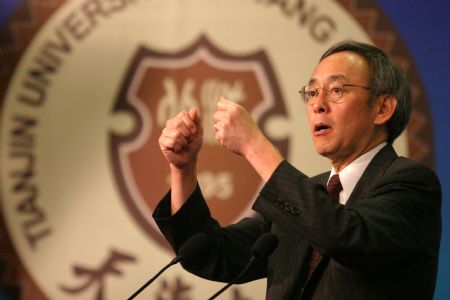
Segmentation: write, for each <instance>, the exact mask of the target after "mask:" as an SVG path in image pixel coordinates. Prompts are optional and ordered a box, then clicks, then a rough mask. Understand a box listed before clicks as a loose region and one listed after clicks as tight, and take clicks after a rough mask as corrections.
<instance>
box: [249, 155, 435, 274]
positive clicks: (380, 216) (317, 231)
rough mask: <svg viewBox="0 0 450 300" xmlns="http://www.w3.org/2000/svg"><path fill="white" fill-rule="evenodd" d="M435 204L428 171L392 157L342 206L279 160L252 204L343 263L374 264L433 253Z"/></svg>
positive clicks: (352, 264)
mask: <svg viewBox="0 0 450 300" xmlns="http://www.w3.org/2000/svg"><path fill="white" fill-rule="evenodd" d="M440 204H441V194H440V185H439V181H438V179H437V177H436V176H435V175H434V173H433V172H432V171H431V170H429V169H428V168H426V167H424V166H421V165H419V164H416V163H412V162H410V161H409V160H403V159H401V158H398V159H397V160H396V162H395V163H392V164H391V165H390V166H389V167H388V168H387V170H385V172H384V173H383V175H380V176H379V178H378V179H377V182H375V183H373V187H372V188H371V189H370V191H369V192H367V193H363V194H362V195H361V196H360V197H359V199H355V201H354V202H353V203H352V204H351V205H347V206H344V205H341V204H339V203H337V202H336V201H335V200H334V199H332V198H330V197H329V196H328V195H327V193H326V189H325V187H324V186H323V185H322V184H319V183H316V182H315V181H314V180H311V179H309V178H308V177H307V176H306V175H304V174H303V173H301V172H300V171H298V170H297V169H295V168H294V167H293V166H291V165H290V164H289V163H287V162H286V161H285V162H283V163H282V164H280V166H279V167H278V168H277V169H276V171H275V172H274V174H273V175H272V176H271V178H270V179H269V181H268V182H267V184H266V185H265V186H264V188H263V189H262V191H261V193H260V195H259V197H258V199H257V200H256V202H255V204H254V206H253V208H254V209H255V210H256V211H258V212H259V213H261V214H262V215H264V216H266V217H267V218H269V219H270V220H271V221H272V222H273V223H274V224H277V226H280V227H282V228H284V230H289V231H290V232H292V234H294V235H299V236H301V237H302V238H304V239H306V240H307V241H309V242H310V243H311V244H312V245H313V246H314V247H315V248H316V249H318V250H319V252H321V254H323V255H325V256H328V257H331V258H333V259H334V260H336V261H338V262H339V263H341V264H343V265H347V266H353V267H361V268H368V267H373V268H379V267H383V265H384V264H387V263H393V262H399V261H405V260H408V259H410V258H411V257H412V256H413V255H415V254H417V253H422V254H423V253H427V254H430V253H431V255H437V253H434V254H433V251H429V250H430V249H438V248H439V240H440V230H441V221H440ZM434 252H436V251H434Z"/></svg>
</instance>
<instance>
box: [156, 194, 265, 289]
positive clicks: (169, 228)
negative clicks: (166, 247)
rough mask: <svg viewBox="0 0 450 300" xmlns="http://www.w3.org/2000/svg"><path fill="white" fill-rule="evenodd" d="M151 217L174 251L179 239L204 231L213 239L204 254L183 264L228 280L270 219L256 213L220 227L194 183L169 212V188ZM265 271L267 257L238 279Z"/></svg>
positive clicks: (193, 270)
mask: <svg viewBox="0 0 450 300" xmlns="http://www.w3.org/2000/svg"><path fill="white" fill-rule="evenodd" d="M153 218H154V220H155V221H156V224H157V225H158V227H159V229H160V230H161V232H162V234H163V235H164V237H165V238H166V239H167V241H168V242H169V244H170V245H171V247H172V248H173V249H174V251H175V252H176V253H178V250H179V248H180V247H181V246H182V245H183V243H184V242H185V241H186V240H187V239H189V238H190V237H191V236H193V235H195V234H196V233H199V232H204V233H206V234H207V235H208V236H209V237H210V238H211V239H212V241H213V245H214V246H213V247H212V249H210V251H208V252H209V253H208V255H206V256H205V257H204V258H202V260H201V261H199V262H198V263H195V264H189V265H185V264H183V263H182V265H183V267H184V268H185V269H186V270H187V271H189V272H191V273H193V274H195V275H198V276H200V277H203V278H206V279H209V280H215V281H222V282H230V281H231V280H233V279H234V278H235V277H236V276H237V275H238V274H239V273H240V272H241V271H242V270H243V269H244V267H245V265H246V264H247V263H248V262H249V260H250V256H251V248H252V246H253V244H254V242H255V241H256V239H257V238H258V237H259V236H260V235H261V234H262V233H264V232H268V231H270V226H271V224H270V222H268V221H267V220H266V219H265V218H264V217H262V216H261V215H259V214H257V215H255V216H254V217H251V218H245V219H243V220H241V221H240V222H238V223H236V224H233V225H230V226H226V227H221V226H220V225H219V223H218V222H217V221H216V220H215V219H214V218H212V217H211V214H210V211H209V209H208V206H207V205H206V203H205V200H204V198H203V195H202V193H201V190H200V187H199V186H197V188H196V190H195V191H194V193H193V194H192V195H191V196H190V197H189V199H188V200H187V202H186V203H185V204H184V205H183V207H182V208H181V209H180V210H179V211H178V212H177V213H176V214H174V215H171V213H170V192H169V193H168V194H166V196H165V197H164V198H163V199H162V200H161V202H160V203H159V204H158V206H157V207H156V209H155V211H154V214H153ZM266 273H267V261H261V262H259V263H257V264H256V265H255V266H254V267H253V268H252V269H250V270H249V272H248V273H247V275H246V276H244V277H243V278H242V279H241V280H240V281H239V282H238V283H242V282H248V281H252V280H255V279H259V278H263V277H265V276H266Z"/></svg>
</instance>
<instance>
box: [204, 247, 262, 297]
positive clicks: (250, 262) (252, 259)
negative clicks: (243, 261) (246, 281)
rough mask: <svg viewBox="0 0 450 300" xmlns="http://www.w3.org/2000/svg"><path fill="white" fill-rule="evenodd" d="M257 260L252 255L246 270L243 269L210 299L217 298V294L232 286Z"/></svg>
mask: <svg viewBox="0 0 450 300" xmlns="http://www.w3.org/2000/svg"><path fill="white" fill-rule="evenodd" d="M255 260H256V257H254V256H252V257H251V258H250V261H249V262H248V264H247V265H246V266H245V268H244V270H242V272H241V273H240V274H239V275H238V276H237V277H236V278H235V279H234V280H233V281H231V282H229V283H228V284H227V285H226V286H224V287H223V288H221V289H220V290H219V291H217V292H216V293H215V294H214V295H212V296H211V297H210V298H208V300H213V299H215V298H217V296H219V295H220V294H222V293H223V292H224V291H225V290H226V289H227V288H229V287H230V286H232V285H233V284H235V283H236V281H238V280H239V279H241V277H242V276H243V275H244V274H245V272H247V270H248V269H249V268H250V266H251V265H252V264H253V262H254V261H255Z"/></svg>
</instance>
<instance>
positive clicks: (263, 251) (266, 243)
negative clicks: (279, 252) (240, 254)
mask: <svg viewBox="0 0 450 300" xmlns="http://www.w3.org/2000/svg"><path fill="white" fill-rule="evenodd" d="M277 246H278V238H277V236H276V235H275V234H272V233H264V234H263V235H261V236H260V237H259V238H258V239H257V240H256V242H255V244H254V245H253V247H252V251H251V253H252V257H251V258H250V261H249V262H248V263H247V265H246V266H245V268H244V270H242V272H241V273H240V274H239V275H238V276H237V277H236V278H235V279H234V280H233V281H231V282H230V283H228V284H227V285H226V286H224V287H223V288H222V289H220V290H219V291H218V292H217V293H215V294H214V295H212V296H211V297H210V298H208V300H212V299H215V298H217V296H219V295H220V294H222V293H223V292H224V291H225V290H226V289H228V288H229V287H230V286H232V285H233V284H235V283H236V282H237V281H238V280H239V279H241V277H242V276H244V274H245V273H246V272H247V270H248V269H249V268H250V266H252V265H253V263H254V262H255V261H256V260H257V259H263V258H266V257H268V256H269V255H270V254H272V252H273V251H274V250H275V248H276V247H277Z"/></svg>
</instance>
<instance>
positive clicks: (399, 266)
mask: <svg viewBox="0 0 450 300" xmlns="http://www.w3.org/2000/svg"><path fill="white" fill-rule="evenodd" d="M328 176H329V173H324V174H321V175H318V176H316V177H312V178H308V177H307V176H306V175H304V174H303V173H301V172H300V171H298V170H297V169H295V168H294V167H292V166H291V165H290V164H289V163H287V162H286V161H284V162H282V163H281V164H280V166H279V167H278V168H277V169H276V170H275V172H274V174H273V175H272V176H271V178H270V179H269V181H268V182H267V183H266V185H265V186H264V187H263V189H262V190H261V192H260V195H259V196H258V198H257V199H256V201H255V203H254V205H253V209H254V210H255V211H257V212H258V214H256V216H255V217H253V218H246V219H243V220H242V221H240V222H238V223H236V224H233V225H230V226H227V227H224V228H221V227H220V226H219V224H218V223H217V222H216V221H215V220H214V219H213V218H211V216H210V213H209V210H208V207H207V206H206V204H205V202H204V199H203V196H202V195H201V191H200V189H199V188H197V190H196V191H195V192H194V194H193V195H192V196H191V197H190V199H189V200H188V201H187V202H186V204H185V205H184V206H183V207H182V209H180V211H178V212H177V213H176V214H175V215H173V216H170V193H169V194H168V195H166V197H165V198H164V199H163V200H162V201H161V203H160V204H159V205H158V207H157V209H156V210H155V213H154V218H155V220H156V222H157V224H158V226H159V228H160V229H161V231H162V233H163V234H164V236H165V237H166V238H167V240H168V241H169V243H170V244H171V246H172V247H173V248H174V249H175V251H177V250H178V249H179V247H180V246H181V245H182V244H183V243H184V241H186V240H187V239H188V238H189V237H190V236H192V235H194V234H195V233H197V232H206V233H207V234H208V235H210V236H211V237H212V238H213V239H214V241H215V243H216V245H217V248H216V249H214V250H213V251H211V253H212V254H211V255H210V256H209V257H208V258H207V261H205V262H203V263H201V264H197V265H195V266H189V269H188V270H189V271H190V272H192V273H194V274H197V275H199V276H201V277H204V278H207V279H211V280H217V281H224V282H227V281H231V280H232V279H233V278H234V277H235V276H236V275H237V274H238V273H239V272H240V271H241V270H242V269H243V268H244V266H245V265H246V264H247V262H248V260H249V257H250V249H251V247H252V245H253V243H254V242H255V240H256V239H257V238H258V237H259V236H260V235H261V234H263V233H265V232H269V231H270V232H272V233H274V234H276V235H277V236H278V238H279V245H278V247H277V249H276V250H275V252H274V253H273V254H272V255H271V256H270V258H269V259H268V261H266V262H262V263H260V264H259V265H257V266H255V267H254V268H253V269H251V270H250V271H249V273H248V274H247V275H246V276H245V277H244V278H243V279H242V282H247V281H250V280H254V279H258V278H262V277H267V278H268V284H267V299H326V300H329V299H345V300H348V299H432V298H433V292H434V287H435V280H436V272H437V264H438V252H439V243H440V235H441V215H440V205H441V191H440V185H439V181H438V179H437V177H436V176H435V174H434V173H433V172H432V171H431V170H429V169H428V168H426V167H424V166H422V165H420V164H418V163H415V162H413V161H411V160H409V159H406V158H402V157H398V156H397V155H396V153H395V151H394V149H393V148H392V147H391V146H386V147H385V148H383V149H382V150H381V151H380V152H379V153H378V154H377V155H376V156H375V158H374V159H373V160H372V161H371V162H370V164H369V166H368V167H367V169H366V170H365V172H364V173H363V175H362V177H361V178H360V180H359V181H358V183H357V185H356V187H355V189H354V191H353V193H352V194H351V196H350V198H349V200H348V202H347V204H346V205H345V206H343V205H340V204H338V203H336V201H335V200H334V199H332V198H330V197H329V196H328V195H327V193H326V189H325V184H326V181H327V179H328ZM312 247H314V248H316V249H317V250H318V251H319V252H320V253H321V254H322V259H321V260H320V262H319V263H318V264H317V266H316V268H315V270H314V271H313V273H312V274H311V275H310V276H309V277H308V276H307V274H306V273H307V271H306V270H307V268H308V264H309V259H310V252H311V249H312Z"/></svg>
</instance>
